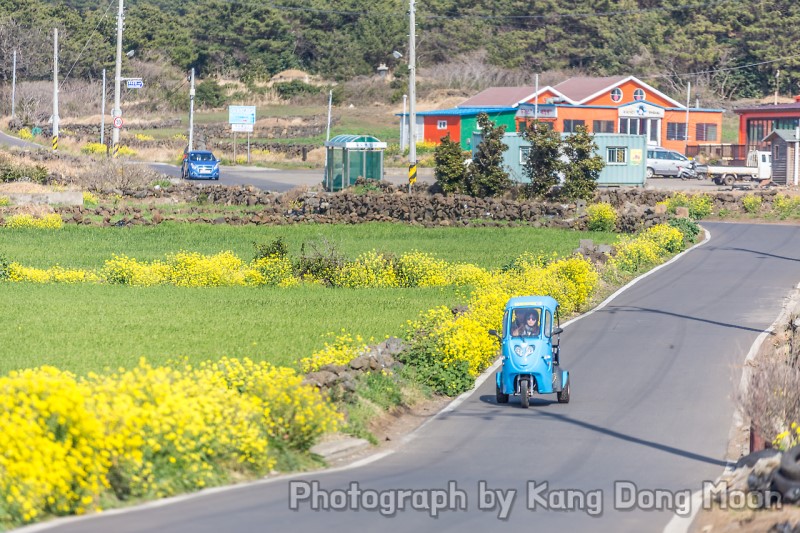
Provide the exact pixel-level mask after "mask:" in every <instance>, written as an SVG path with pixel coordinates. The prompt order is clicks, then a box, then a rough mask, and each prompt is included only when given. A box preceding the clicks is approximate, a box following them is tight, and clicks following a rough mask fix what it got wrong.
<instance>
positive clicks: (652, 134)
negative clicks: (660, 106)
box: [647, 118, 661, 146]
mask: <svg viewBox="0 0 800 533" xmlns="http://www.w3.org/2000/svg"><path fill="white" fill-rule="evenodd" d="M660 141H661V119H660V118H650V119H647V144H649V145H652V146H658V145H659V144H661V142H660Z"/></svg>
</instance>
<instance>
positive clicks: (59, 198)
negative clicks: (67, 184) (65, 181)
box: [3, 191, 83, 205]
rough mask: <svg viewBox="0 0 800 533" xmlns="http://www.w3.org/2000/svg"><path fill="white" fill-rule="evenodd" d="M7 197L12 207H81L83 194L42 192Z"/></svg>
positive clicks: (77, 192)
mask: <svg viewBox="0 0 800 533" xmlns="http://www.w3.org/2000/svg"><path fill="white" fill-rule="evenodd" d="M3 196H7V197H8V199H9V200H11V203H12V204H14V205H26V204H59V205H83V193H82V192H81V191H69V192H44V193H8V194H4V195H3Z"/></svg>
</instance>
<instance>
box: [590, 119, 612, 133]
mask: <svg viewBox="0 0 800 533" xmlns="http://www.w3.org/2000/svg"><path fill="white" fill-rule="evenodd" d="M592 132H593V133H614V121H613V120H595V121H593V122H592Z"/></svg>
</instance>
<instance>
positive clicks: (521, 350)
mask: <svg viewBox="0 0 800 533" xmlns="http://www.w3.org/2000/svg"><path fill="white" fill-rule="evenodd" d="M514 353H515V354H517V355H518V356H520V357H528V356H529V355H532V354H533V346H526V345H522V346H514Z"/></svg>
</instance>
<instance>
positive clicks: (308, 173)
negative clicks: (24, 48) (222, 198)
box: [0, 132, 731, 192]
mask: <svg viewBox="0 0 800 533" xmlns="http://www.w3.org/2000/svg"><path fill="white" fill-rule="evenodd" d="M0 145H7V146H14V147H19V148H28V149H39V148H43V146H42V145H41V144H36V143H33V142H30V141H25V140H23V139H19V138H17V137H12V136H10V135H7V134H5V133H3V132H0ZM141 164H146V165H149V166H150V168H152V169H153V170H154V171H155V172H159V173H161V174H164V175H166V176H169V177H171V178H180V175H181V173H180V167H178V166H175V165H170V164H168V163H141ZM417 174H418V178H417V179H418V182H419V183H433V182H434V177H433V169H432V168H419V170H418V172H417ZM407 176H408V174H407V169H406V168H405V167H400V168H386V169H385V176H384V179H385V180H386V181H388V182H390V183H392V184H394V185H402V184H406V183H408V177H407ZM322 178H323V170H322V169H308V170H280V169H275V168H264V167H253V166H241V165H237V166H224V167H222V169H221V172H220V180H219V181H209V182H205V181H197V183H208V184H214V185H245V186H247V185H251V186H253V187H257V188H259V189H261V190H264V191H274V192H286V191H288V190H291V189H293V188H295V187H313V186H314V185H319V184H321V183H322ZM645 188H647V189H664V190H676V191H697V192H713V191H719V190H728V191H729V190H731V188H730V187H721V186H719V185H715V184H714V183H712V182H711V181H709V180H686V181H682V180H679V179H677V178H672V179H670V178H653V179H650V180H647V185H646V186H645Z"/></svg>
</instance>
